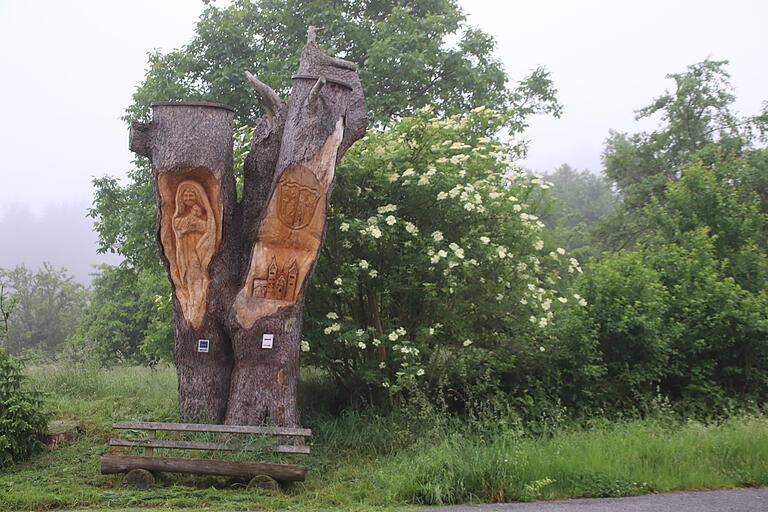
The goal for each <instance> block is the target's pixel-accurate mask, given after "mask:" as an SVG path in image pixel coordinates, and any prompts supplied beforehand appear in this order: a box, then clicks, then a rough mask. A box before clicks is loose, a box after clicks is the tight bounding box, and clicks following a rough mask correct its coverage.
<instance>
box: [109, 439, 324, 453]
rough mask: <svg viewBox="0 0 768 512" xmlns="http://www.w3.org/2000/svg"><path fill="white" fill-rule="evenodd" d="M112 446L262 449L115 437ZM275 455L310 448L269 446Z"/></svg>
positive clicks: (246, 446) (244, 445)
mask: <svg viewBox="0 0 768 512" xmlns="http://www.w3.org/2000/svg"><path fill="white" fill-rule="evenodd" d="M109 445H110V446H125V447H143V448H150V449H151V448H170V449H175V450H210V451H229V452H254V451H259V450H260V449H261V447H260V446H258V445H249V444H242V443H208V442H202V441H166V440H164V439H142V440H136V441H134V440H132V439H120V438H116V437H113V438H111V439H110V440H109ZM267 448H268V449H269V450H270V451H273V452H275V453H294V454H303V455H308V454H309V453H310V449H309V446H293V445H277V446H268V447H267Z"/></svg>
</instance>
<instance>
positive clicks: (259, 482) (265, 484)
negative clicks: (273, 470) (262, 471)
mask: <svg viewBox="0 0 768 512" xmlns="http://www.w3.org/2000/svg"><path fill="white" fill-rule="evenodd" d="M247 489H266V490H268V491H277V490H279V489H280V484H279V483H278V481H277V480H275V479H274V478H272V477H271V476H269V475H256V476H255V477H253V478H251V481H250V482H248V487H247Z"/></svg>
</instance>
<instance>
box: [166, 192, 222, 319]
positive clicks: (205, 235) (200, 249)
mask: <svg viewBox="0 0 768 512" xmlns="http://www.w3.org/2000/svg"><path fill="white" fill-rule="evenodd" d="M173 234H174V237H175V242H176V244H175V245H176V262H175V263H176V265H175V267H176V269H175V272H174V273H175V274H176V278H177V279H176V280H177V282H176V286H177V287H180V288H182V289H183V291H184V292H185V295H186V301H182V306H183V307H184V309H185V310H186V311H185V316H187V318H193V317H195V316H196V315H195V312H197V311H198V309H199V308H200V307H201V306H203V302H204V300H205V289H206V287H207V285H208V264H209V263H210V262H211V257H212V256H213V253H214V250H215V247H214V246H215V244H216V220H215V218H214V215H213V214H212V210H211V205H210V202H209V201H208V195H207V194H206V193H205V190H204V189H203V187H202V186H200V184H199V183H197V182H195V181H192V180H187V181H183V182H181V183H180V184H179V186H178V188H177V189H176V210H175V212H174V215H173Z"/></svg>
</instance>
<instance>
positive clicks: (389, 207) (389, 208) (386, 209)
mask: <svg viewBox="0 0 768 512" xmlns="http://www.w3.org/2000/svg"><path fill="white" fill-rule="evenodd" d="M395 210H397V206H395V205H394V204H386V205H384V206H379V207H378V208H376V211H378V212H379V213H389V212H393V211H395Z"/></svg>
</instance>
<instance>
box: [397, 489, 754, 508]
mask: <svg viewBox="0 0 768 512" xmlns="http://www.w3.org/2000/svg"><path fill="white" fill-rule="evenodd" d="M412 510H413V509H412ZM420 510H421V511H422V512H427V511H428V512H768V489H737V490H728V491H694V492H672V493H668V494H649V495H645V496H632V497H629V498H600V499H581V500H563V501H539V502H536V503H499V504H493V505H457V506H453V507H439V508H428V509H420Z"/></svg>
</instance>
